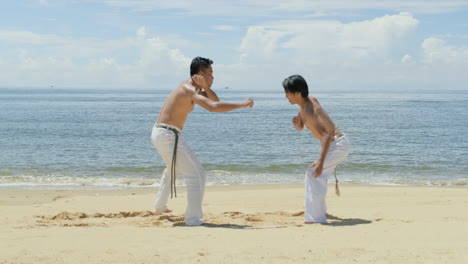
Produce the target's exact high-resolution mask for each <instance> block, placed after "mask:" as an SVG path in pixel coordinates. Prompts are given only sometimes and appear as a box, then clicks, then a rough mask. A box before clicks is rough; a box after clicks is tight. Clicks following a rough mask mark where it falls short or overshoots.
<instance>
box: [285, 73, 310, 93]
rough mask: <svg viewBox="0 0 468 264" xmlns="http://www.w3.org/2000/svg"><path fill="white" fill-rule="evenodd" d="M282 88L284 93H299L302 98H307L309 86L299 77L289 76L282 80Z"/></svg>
mask: <svg viewBox="0 0 468 264" xmlns="http://www.w3.org/2000/svg"><path fill="white" fill-rule="evenodd" d="M283 87H284V91H285V92H290V93H301V96H302V97H303V98H307V96H309V86H307V82H306V80H305V79H304V78H303V77H302V76H300V75H291V76H289V77H288V78H286V79H284V81H283Z"/></svg>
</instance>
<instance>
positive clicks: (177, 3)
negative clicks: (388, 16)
mask: <svg viewBox="0 0 468 264" xmlns="http://www.w3.org/2000/svg"><path fill="white" fill-rule="evenodd" d="M103 1H104V2H105V3H106V4H108V5H111V6H116V7H129V8H133V9H136V10H140V11H150V10H180V11H179V14H181V15H186V14H193V15H227V16H250V15H268V14H278V13H283V12H302V13H303V12H318V13H319V14H320V12H325V11H335V10H392V11H410V12H413V13H446V12H454V11H458V10H462V9H463V8H466V7H468V3H467V2H466V1H461V0H446V1H439V0H393V1H375V0H315V1H307V0H290V1H284V0H268V1H267V0H254V1H252V0H239V1H209V0H199V1H197V2H193V1H187V0H172V1H165V0H139V1H131V0H103Z"/></svg>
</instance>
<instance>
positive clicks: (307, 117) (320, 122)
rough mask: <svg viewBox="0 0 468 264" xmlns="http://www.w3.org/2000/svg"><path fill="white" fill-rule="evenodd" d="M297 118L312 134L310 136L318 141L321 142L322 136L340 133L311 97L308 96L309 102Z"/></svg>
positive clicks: (316, 101)
mask: <svg viewBox="0 0 468 264" xmlns="http://www.w3.org/2000/svg"><path fill="white" fill-rule="evenodd" d="M299 116H300V118H301V121H302V122H303V123H304V125H305V126H306V127H307V128H308V129H309V131H310V132H311V133H312V136H314V137H315V138H316V139H317V140H319V141H322V137H323V135H324V134H331V135H336V134H338V133H340V131H339V129H338V128H336V127H335V124H334V123H333V121H332V120H331V118H330V117H329V116H328V114H327V113H326V112H325V111H324V110H323V108H322V107H321V105H320V104H319V102H318V100H317V99H316V98H315V97H313V96H309V101H308V102H307V105H306V107H305V108H304V109H301V111H300V112H299Z"/></svg>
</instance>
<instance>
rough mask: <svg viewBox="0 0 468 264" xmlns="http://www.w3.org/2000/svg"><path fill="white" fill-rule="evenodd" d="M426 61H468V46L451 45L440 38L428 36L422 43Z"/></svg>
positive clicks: (457, 62)
mask: <svg viewBox="0 0 468 264" xmlns="http://www.w3.org/2000/svg"><path fill="white" fill-rule="evenodd" d="M421 46H422V49H423V51H424V60H425V62H426V63H431V64H433V63H438V64H463V63H468V47H455V46H450V45H448V44H447V42H446V41H445V40H443V39H440V38H434V37H431V38H427V39H425V40H424V41H423V43H422V45H421Z"/></svg>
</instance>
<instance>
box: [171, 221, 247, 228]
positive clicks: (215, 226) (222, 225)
mask: <svg viewBox="0 0 468 264" xmlns="http://www.w3.org/2000/svg"><path fill="white" fill-rule="evenodd" d="M173 226H183V227H188V226H187V225H185V223H184V222H182V223H180V222H179V223H175V224H174V225H173ZM201 227H208V228H231V229H255V227H253V226H250V225H236V224H211V223H204V224H203V225H201Z"/></svg>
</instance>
